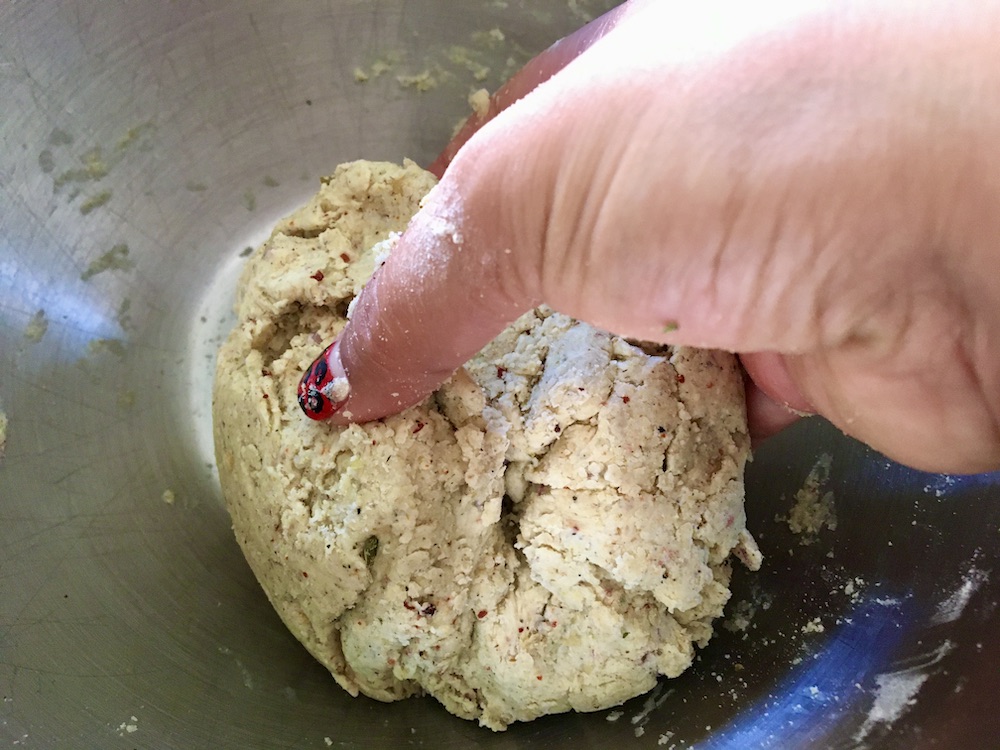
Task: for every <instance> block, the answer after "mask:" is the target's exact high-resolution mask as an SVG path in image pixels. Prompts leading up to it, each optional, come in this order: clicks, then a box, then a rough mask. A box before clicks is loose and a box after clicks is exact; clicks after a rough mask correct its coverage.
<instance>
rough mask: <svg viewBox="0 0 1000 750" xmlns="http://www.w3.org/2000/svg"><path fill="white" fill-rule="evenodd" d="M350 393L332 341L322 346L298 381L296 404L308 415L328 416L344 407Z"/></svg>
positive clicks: (338, 349)
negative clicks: (297, 400)
mask: <svg viewBox="0 0 1000 750" xmlns="http://www.w3.org/2000/svg"><path fill="white" fill-rule="evenodd" d="M350 393H351V385H350V383H348V382H347V373H346V372H345V371H344V366H343V365H342V364H341V362H340V347H339V346H338V342H337V341H334V342H333V343H332V344H330V346H328V347H327V348H326V349H324V350H323V353H322V354H320V355H319V356H318V357H317V358H316V359H315V361H314V362H313V363H312V364H311V365H309V368H308V369H307V370H306V371H305V374H304V375H303V376H302V380H300V381H299V406H300V407H301V408H302V411H303V412H305V415H306V416H307V417H309V418H310V419H315V420H317V421H321V420H324V419H329V418H330V417H331V416H333V415H334V414H336V413H337V412H338V411H340V409H342V408H343V406H344V404H345V403H347V397H348V396H349V395H350Z"/></svg>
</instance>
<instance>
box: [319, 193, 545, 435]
mask: <svg viewBox="0 0 1000 750" xmlns="http://www.w3.org/2000/svg"><path fill="white" fill-rule="evenodd" d="M459 206H460V199H459V198H457V197H456V196H455V194H454V193H453V191H452V189H451V187H450V186H449V185H444V184H442V185H439V186H438V187H437V188H435V190H434V191H432V192H431V194H430V195H429V196H428V198H427V200H426V202H425V207H424V209H422V210H421V211H420V212H419V213H418V214H417V215H416V216H415V217H414V219H413V220H412V222H411V223H410V226H409V227H408V228H407V231H406V233H405V234H404V235H403V237H402V238H400V240H399V243H398V245H397V246H396V248H395V249H394V250H393V252H392V253H391V254H390V256H389V258H388V260H387V261H386V263H385V264H384V265H383V266H382V267H381V268H380V269H379V270H378V271H377V272H376V273H375V275H374V276H373V277H372V279H371V281H370V282H369V283H368V284H367V286H366V287H365V289H364V290H363V292H362V294H361V295H360V296H359V297H358V299H357V302H356V304H355V307H354V310H353V313H352V317H351V319H350V321H349V322H348V325H347V326H346V328H345V329H344V331H343V332H342V333H341V336H340V338H339V340H338V341H337V345H336V347H335V349H334V352H333V353H332V358H333V359H334V367H335V369H336V370H337V372H336V374H337V375H341V376H342V377H343V378H345V379H346V383H347V384H349V389H347V390H341V391H340V395H341V396H342V397H343V396H344V395H345V394H346V397H344V398H342V400H341V401H340V402H339V403H338V404H336V410H335V413H333V414H332V415H331V414H330V413H329V412H327V413H325V414H323V415H319V416H320V417H321V418H323V417H326V416H329V417H331V421H333V422H334V423H339V424H346V423H349V422H365V421H370V420H373V419H378V418H380V417H383V416H386V415H388V414H392V413H396V412H399V411H401V410H402V409H404V408H406V407H408V406H410V405H412V404H415V403H417V402H419V401H420V400H422V399H423V398H424V397H425V396H426V395H427V394H429V393H430V392H432V391H433V390H435V389H436V388H437V387H438V386H440V384H441V383H442V382H444V381H445V380H446V379H447V378H448V377H450V376H451V375H452V374H453V373H454V372H455V370H457V369H458V368H459V367H461V366H462V365H463V364H464V363H465V362H467V361H468V360H469V359H471V358H472V357H473V356H474V355H475V354H476V352H478V351H479V349H481V348H482V347H483V345H484V344H486V342H488V341H490V340H491V339H493V338H495V337H496V336H497V335H498V334H499V333H500V332H501V331H502V330H503V328H504V327H505V326H506V325H507V324H508V323H509V322H510V321H511V320H513V319H514V318H516V317H517V316H518V315H519V314H521V313H522V312H525V311H527V310H529V309H531V308H532V307H534V306H536V305H537V304H538V300H537V298H535V297H533V296H531V295H530V294H529V293H528V292H527V291H526V289H525V288H524V287H522V286H520V285H519V284H518V283H516V279H517V277H518V274H517V273H510V267H509V265H507V264H506V263H505V262H504V263H502V262H500V261H499V260H498V258H497V257H496V255H495V254H493V253H492V252H491V247H493V245H492V243H491V242H490V241H489V240H488V239H487V237H486V235H489V234H492V236H493V237H498V236H503V234H502V232H501V231H500V230H499V229H497V228H493V229H492V230H491V229H490V226H491V225H490V222H489V221H487V222H486V228H484V229H479V228H477V226H478V225H477V224H476V223H474V222H470V221H464V220H462V219H461V218H459V217H460V216H461V215H462V214H463V211H462V210H461V209H460V208H459ZM470 211H471V209H470ZM479 213H480V215H485V216H487V217H488V216H489V214H488V212H487V211H482V210H481V211H480V212H479ZM501 256H502V257H503V258H504V259H505V261H506V258H507V256H505V255H504V254H503V253H501Z"/></svg>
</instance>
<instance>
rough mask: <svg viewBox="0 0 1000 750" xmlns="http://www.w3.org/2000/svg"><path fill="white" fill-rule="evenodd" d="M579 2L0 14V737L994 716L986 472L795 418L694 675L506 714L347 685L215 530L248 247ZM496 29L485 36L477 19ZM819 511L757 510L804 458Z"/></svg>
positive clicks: (137, 743) (930, 722)
mask: <svg viewBox="0 0 1000 750" xmlns="http://www.w3.org/2000/svg"><path fill="white" fill-rule="evenodd" d="M605 6H606V3H600V2H597V1H596V0H595V1H594V2H586V0H571V1H569V2H567V1H566V0H546V1H543V0H531V1H529V0H511V1H510V2H490V1H489V0H482V1H480V0H477V1H476V2H470V3H466V4H463V5H462V8H461V9H458V8H457V7H456V5H455V4H454V3H449V2H444V1H441V2H430V1H429V0H410V1H409V2H403V1H402V0H398V1H396V2H390V1H388V0H387V1H386V2H377V3H376V2H370V1H364V0H342V1H340V2H337V1H336V0H329V2H323V3H318V2H316V3H294V4H289V3H280V4H279V3H270V2H264V1H263V0H251V1H249V2H213V3H193V2H180V1H178V2H169V3H156V4H151V3H129V2H125V1H124V0H103V1H101V2H99V1H98V0H59V1H50V0H36V1H35V2H30V3H29V2H18V3H14V2H10V3H7V4H5V5H3V6H2V7H0V38H2V39H3V44H2V45H0V101H2V102H3V108H4V117H3V120H2V122H0V135H2V139H0V144H2V146H0V147H2V158H0V175H2V179H0V196H2V197H0V404H2V406H0V408H2V409H3V410H4V411H5V412H6V413H7V415H8V416H9V420H10V422H9V427H8V439H7V446H6V455H5V457H4V458H3V459H2V463H0V695H2V703H0V739H3V740H4V741H5V742H6V744H8V745H10V744H20V745H23V746H25V747H53V746H57V745H64V744H67V743H68V744H72V745H73V746H77V747H119V746H120V747H148V748H154V747H241V748H242V747H268V748H279V747H287V748H292V747H295V748H299V747H304V748H308V747H315V748H323V747H326V746H330V745H332V746H334V747H397V746H401V747H402V746H411V745H413V746H425V747H467V746H474V747H484V748H487V747H488V748H529V747H530V748H561V747H573V748H590V747H592V748H604V747H610V746H619V745H624V744H626V743H628V744H629V746H634V747H650V748H652V747H668V748H669V747H676V748H684V747H692V746H695V745H697V746H698V747H701V748H712V749H713V750H722V749H723V748H726V749H730V748H732V749H737V748H757V747H774V748H800V747H801V748H805V747H808V748H850V747H886V748H923V747H977V748H979V747H995V746H997V742H998V740H997V739H996V738H997V737H1000V711H997V708H998V707H1000V706H998V701H997V698H996V695H997V689H998V688H1000V676H998V675H1000V646H998V645H997V641H996V639H994V638H993V635H994V634H995V633H996V632H997V631H998V628H1000V613H998V611H997V607H996V604H997V599H998V593H1000V567H998V562H1000V477H997V476H981V477H972V478H956V477H944V476H936V475H926V474H920V473H917V472H913V471H909V470H906V469H903V468H900V467H898V466H895V465H892V464H889V463H887V462H886V461H885V460H884V459H882V458H880V457H878V456H876V455H874V454H873V453H871V452H870V451H868V450H866V449H864V448H862V447H860V446H858V445H856V444H854V443H852V442H850V441H848V440H846V439H844V438H842V437H841V436H839V435H838V434H837V433H836V432H835V431H833V430H831V429H829V428H827V427H824V426H823V425H821V424H818V423H817V424H802V425H800V426H798V427H797V428H795V429H794V430H792V431H790V432H788V433H787V434H784V435H782V436H780V437H779V438H777V439H775V440H774V441H773V442H771V443H770V444H769V445H768V446H766V448H765V449H763V450H761V451H760V452H759V454H758V455H757V457H756V460H755V461H754V463H753V464H752V466H751V469H750V475H749V482H748V493H749V498H748V514H749V516H750V525H751V528H752V529H753V530H754V531H755V533H756V534H757V536H758V538H759V540H760V543H761V547H762V548H763V550H764V552H765V555H766V561H765V567H764V569H763V570H762V571H761V572H760V573H758V574H748V573H746V572H739V571H738V572H737V576H736V581H735V592H734V598H733V601H732V602H731V604H730V607H729V610H728V615H727V619H726V621H725V623H723V626H722V627H720V628H719V635H718V636H717V637H716V639H715V640H713V641H712V643H711V644H710V645H709V646H708V647H707V648H706V649H705V650H704V651H703V652H702V653H701V655H700V657H699V659H698V661H697V662H696V664H695V666H694V667H693V668H692V669H691V670H689V671H688V672H687V673H686V674H684V675H683V676H681V677H680V678H678V679H676V680H672V681H669V682H665V683H663V684H661V685H660V687H658V688H657V690H655V691H654V692H653V693H651V694H650V695H648V696H644V697H641V698H637V699H635V700H633V701H631V702H630V703H628V704H626V705H625V706H623V707H622V708H621V709H619V710H616V711H611V712H608V711H605V712H600V713H597V714H591V715H564V716H556V717H549V718H546V719H542V720H539V721H537V722H534V723H531V724H529V725H516V726H514V727H512V728H511V729H510V730H509V731H508V732H506V733H503V734H496V735H495V734H492V733H490V732H488V731H485V730H482V729H479V728H478V727H476V726H474V725H472V724H469V723H466V722H463V721H461V720H459V719H455V718H453V717H451V716H449V715H447V714H446V713H445V712H444V711H443V710H442V709H441V708H440V707H439V706H437V705H436V704H435V703H434V702H432V701H430V700H410V701H404V702H402V703H398V704H392V705H383V704H380V703H376V702H374V701H370V700H366V699H352V698H350V697H349V696H347V695H346V694H345V693H343V692H342V691H341V690H340V689H339V688H338V687H337V686H336V685H335V684H334V682H333V680H332V679H330V678H329V676H328V675H327V674H326V673H325V672H324V671H323V670H322V668H321V667H319V666H318V665H317V664H315V663H314V662H313V661H312V660H311V658H310V657H309V656H308V654H306V652H305V651H304V650H303V649H302V648H301V647H299V645H298V644H297V643H296V642H295V641H294V640H293V639H292V638H291V636H290V635H288V634H287V633H286V631H285V630H284V628H283V626H282V625H281V623H280V621H279V620H278V618H277V616H276V615H275V614H274V613H273V612H272V611H271V609H270V606H269V605H268V604H267V602H266V600H265V598H264V595H263V593H262V592H261V591H260V590H259V589H258V587H257V585H256V583H255V581H254V580H253V578H252V576H251V574H250V572H249V569H248V568H247V566H246V564H245V563H244V561H243V559H242V557H241V555H240V553H239V550H238V549H237V547H236V544H235V542H234V540H233V539H232V537H231V533H230V529H229V522H228V519H227V516H226V513H225V511H224V510H223V508H222V505H221V503H220V498H219V494H218V490H217V487H216V479H215V476H214V473H213V468H212V455H211V443H210V435H209V427H210V425H209V419H210V414H209V398H210V396H209V387H208V385H209V377H210V374H211V371H212V360H213V356H214V351H215V348H216V347H217V345H218V343H219V337H220V335H221V334H222V333H223V332H224V331H225V330H226V329H227V328H228V326H229V325H230V323H231V320H230V318H229V314H228V310H229V306H230V304H231V295H232V289H233V285H234V281H235V276H236V274H237V273H238V271H239V268H240V264H241V262H242V258H241V254H242V252H243V250H244V248H246V247H247V246H248V245H252V244H255V243H256V242H258V241H260V240H261V239H262V238H263V236H264V235H265V233H266V232H267V231H268V229H269V227H270V226H271V225H272V223H273V222H274V221H275V220H276V219H277V218H278V217H280V216H281V215H282V214H284V213H286V212H288V211H289V210H290V209H292V208H293V207H295V206H296V205H298V204H300V203H301V202H303V201H304V200H305V199H306V198H307V197H308V196H309V195H310V194H311V193H312V192H313V189H314V186H315V184H316V181H317V179H318V178H319V177H320V175H321V174H323V173H324V172H325V171H328V170H330V169H331V168H332V167H333V166H334V165H335V164H337V163H338V162H340V161H345V160H348V159H353V158H362V157H363V158H372V159H391V160H400V159H402V158H403V157H404V156H409V157H412V158H414V159H416V160H418V161H422V162H424V163H426V162H428V161H429V160H430V158H432V157H433V155H434V153H435V151H436V149H438V148H440V146H441V145H442V144H443V143H444V142H445V141H446V140H447V138H448V136H449V134H450V132H451V129H452V127H453V125H454V123H455V122H457V121H458V120H459V119H460V118H461V117H462V116H463V115H464V114H466V112H467V105H466V96H467V95H468V94H469V92H470V91H471V90H472V89H474V88H478V87H479V86H486V87H495V86H496V85H497V84H498V83H499V82H500V81H501V80H502V78H503V77H504V76H505V75H506V74H508V73H509V72H510V71H511V70H512V69H513V68H514V67H516V66H517V65H519V64H520V63H522V62H523V61H524V60H525V59H526V58H527V57H528V56H529V55H530V54H531V53H533V52H535V51H538V50H540V49H541V48H542V47H544V46H545V45H546V44H548V43H549V42H551V41H552V40H553V39H555V38H557V37H558V36H560V35H562V34H564V33H566V32H567V31H569V30H570V29H572V28H573V27H575V26H577V25H579V24H580V23H581V22H582V21H583V20H584V18H585V17H586V16H587V15H592V14H596V13H598V12H599V11H600V10H603V9H604V7H605ZM493 29H500V30H501V31H502V34H496V33H494V34H490V33H489V32H490V31H491V30H493ZM823 454H829V455H830V456H831V469H830V474H829V477H828V478H827V479H826V480H825V482H824V483H823V486H822V488H820V491H821V492H823V493H825V492H832V493H833V500H834V504H835V507H836V515H837V528H836V529H835V530H831V529H823V530H821V531H820V532H819V533H818V534H816V536H815V539H813V540H812V543H810V544H802V543H801V542H802V541H803V540H804V537H802V536H798V535H795V534H792V533H791V532H790V530H789V526H788V524H787V522H786V521H785V520H784V518H785V517H787V515H788V513H789V512H790V508H791V506H792V505H793V503H794V502H795V494H796V492H797V491H798V490H799V489H800V488H801V487H802V486H803V483H804V482H805V480H806V478H807V476H808V475H809V472H810V471H811V470H812V469H813V467H814V466H815V465H816V462H817V461H818V460H819V458H820V456H821V455H823Z"/></svg>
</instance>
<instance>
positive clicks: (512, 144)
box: [329, 0, 1000, 471]
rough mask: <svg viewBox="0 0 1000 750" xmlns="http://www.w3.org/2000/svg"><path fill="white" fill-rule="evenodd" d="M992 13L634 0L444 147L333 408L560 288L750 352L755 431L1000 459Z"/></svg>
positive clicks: (396, 390)
mask: <svg viewBox="0 0 1000 750" xmlns="http://www.w3.org/2000/svg"><path fill="white" fill-rule="evenodd" d="M998 32H1000V4H998V3H996V2H988V3H982V2H980V3H973V2H971V1H970V2H966V3H957V4H955V3H952V4H935V3H932V2H926V3H912V2H910V3H900V2H888V1H883V2H865V3H862V2H849V1H842V2H774V1H770V2H763V3H754V4H746V3H742V2H739V1H738V0H725V1H722V2H717V3H715V4H713V5H711V6H710V7H707V8H706V7H705V6H704V5H701V6H698V7H691V4H690V3H680V2H674V0H651V1H650V0H645V1H643V2H639V1H638V0H633V2H631V3H629V4H627V5H626V6H623V7H622V8H620V9H618V10H617V11H615V12H613V15H611V16H610V17H609V18H606V19H603V20H602V22H600V23H599V24H597V25H595V26H592V27H590V30H589V31H583V32H580V34H578V35H576V36H575V37H574V38H573V39H571V40H570V41H568V42H566V43H564V44H563V45H561V46H558V47H556V48H555V49H554V50H553V51H550V52H549V53H548V55H547V56H543V57H542V58H540V60H539V61H536V62H535V63H533V64H530V65H529V68H528V70H527V71H526V72H525V73H524V74H522V75H520V76H519V77H517V78H516V79H514V80H513V81H512V83H511V84H509V85H508V87H507V89H506V91H505V92H501V93H500V94H498V97H496V99H497V103H496V104H495V106H494V107H493V108H491V115H493V114H496V116H495V117H492V119H490V121H489V122H485V123H482V122H477V123H474V124H473V125H472V126H470V127H469V128H468V129H467V130H466V131H465V132H463V133H462V134H460V136H459V139H458V141H457V142H456V144H455V145H456V146H460V148H450V149H446V151H445V154H444V155H443V157H442V159H441V160H439V162H437V163H436V167H437V168H438V170H439V171H441V170H442V169H444V168H445V166H447V169H446V170H444V173H443V176H442V180H441V183H440V184H439V185H438V187H437V188H435V190H434V191H433V192H432V193H431V195H430V196H429V197H428V199H427V202H426V205H425V207H424V209H423V210H421V211H420V212H419V213H418V214H417V215H416V216H415V217H414V219H413V221H412V222H411V224H410V226H409V228H408V229H407V231H406V233H405V234H404V235H403V237H402V239H401V240H400V242H399V244H398V246H397V247H396V249H395V251H394V252H393V253H392V255H391V256H390V258H389V260H388V261H387V262H386V264H385V265H384V266H383V267H382V268H381V270H380V271H379V272H378V273H377V274H376V275H375V277H374V278H373V279H372V281H371V282H370V283H369V284H368V286H367V287H366V288H365V290H364V292H363V293H362V294H361V295H360V297H359V298H358V300H357V304H356V307H355V310H354V314H353V317H352V320H351V321H350V323H349V324H348V326H347V328H346V329H345V330H344V332H343V333H342V335H341V337H340V339H339V340H338V343H337V346H336V347H334V349H333V350H332V354H331V356H330V357H329V361H330V363H331V369H332V370H333V371H334V372H335V374H344V373H346V374H347V376H348V377H347V379H348V380H349V382H350V392H349V395H347V397H346V399H345V400H343V401H342V402H340V403H338V404H337V406H336V408H337V411H336V413H335V414H333V416H332V417H330V418H331V419H332V420H333V421H336V422H338V423H346V422H348V421H366V420H370V419H375V418H378V417H381V416H385V415H387V414H389V413H393V412H396V411H400V410H402V409H403V408H405V407H407V406H409V405H412V404H413V403H416V402H418V401H419V400H421V399H422V398H424V397H425V396H426V395H427V394H428V393H429V392H430V391H432V390H433V389H434V388H436V387H437V386H438V385H439V384H440V383H441V382H443V381H444V380H445V379H447V378H448V377H449V376H450V375H451V374H452V373H453V372H454V371H455V370H456V369H457V368H458V367H460V366H461V365H462V364H463V363H464V362H466V361H467V360H468V359H469V358H471V357H472V356H473V355H474V354H475V353H476V352H477V351H478V350H479V349H480V348H481V347H482V346H483V345H484V344H485V343H486V342H487V341H489V340H490V339H492V338H493V337H494V336H496V335H497V334H498V333H499V332H500V331H501V330H502V329H503V328H504V326H505V325H506V324H507V323H509V322H510V321H511V320H513V319H514V318H515V317H517V316H518V315H519V314H520V313H522V312H524V311H525V310H527V309H530V308H532V307H534V306H537V305H538V304H540V303H543V302H544V303H546V304H548V305H549V306H551V307H552V308H554V309H556V310H558V311H560V312H563V313H566V314H568V315H571V316H573V317H576V318H579V319H581V320H586V321H588V322H590V323H592V324H594V325H596V326H599V327H602V328H605V329H607V330H610V331H613V332H615V333H618V334H621V335H625V336H629V337H634V338H640V339H646V340H650V341H660V342H666V343H671V344H685V345H692V346H701V347H713V348H720V349H727V350H729V351H734V352H738V353H740V356H741V360H742V362H743V365H744V367H745V369H746V371H747V373H748V376H749V377H748V407H749V416H750V420H751V430H752V432H755V433H757V434H764V433H767V432H769V431H773V430H774V429H776V428H778V427H780V426H781V425H783V424H785V423H787V422H788V421H790V420H791V418H792V417H793V412H792V411H791V410H790V409H789V408H786V407H791V408H792V409H795V410H804V411H813V412H817V413H819V414H822V415H823V416H825V417H826V418H828V419H830V420H831V421H832V422H833V423H834V424H836V425H838V426H839V427H840V428H841V429H843V430H844V431H845V432H847V433H848V434H851V435H853V436H855V437H857V438H859V439H861V440H863V441H865V442H867V443H868V444H870V445H872V446H873V447H875V448H876V449H878V450H880V451H882V452H884V453H885V454H887V455H888V456H890V457H892V458H894V459H897V460H899V461H902V462H904V463H908V464H911V465H913V466H917V467H920V468H924V469H931V470H947V471H981V470H986V469H992V468H996V467H998V466H1000V361H998V360H1000V355H998V353H997V352H998V351H1000V288H998V285H1000V281H998V280H997V278H998V275H997V274H996V273H995V272H994V271H993V266H994V262H995V260H996V258H997V256H998V254H1000V251H998V250H997V246H996V244H995V243H996V240H995V238H996V237H997V236H998V233H997V232H998V229H1000V226H998V225H1000V211H998V210H997V209H998V206H997V203H998V198H997V196H998V195H1000V192H998V191H997V187H998V185H997V182H998V180H1000V66H997V65H995V63H994V52H993V47H994V40H995V39H996V38H997V36H998ZM581 50H582V52H581V53H580V54H579V56H578V57H576V56H575V55H576V53H577V52H580V51H581ZM553 74H554V75H553ZM549 75H551V76H552V77H551V79H550V80H548V81H546V82H545V83H542V84H541V85H537V87H536V84H537V83H538V81H539V80H544V79H545V78H547V77H548V76H549ZM522 96H523V98H520V97H522ZM515 99H519V100H518V101H516V102H514V101H513V100H515ZM512 102H513V103H512ZM508 105H509V106H508ZM501 109H502V111H500V112H499V113H498V114H497V111H498V110H501ZM465 139H467V142H464V141H465ZM463 142H464V145H463ZM452 157H453V158H452ZM449 160H450V163H449Z"/></svg>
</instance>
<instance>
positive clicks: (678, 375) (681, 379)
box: [677, 372, 684, 383]
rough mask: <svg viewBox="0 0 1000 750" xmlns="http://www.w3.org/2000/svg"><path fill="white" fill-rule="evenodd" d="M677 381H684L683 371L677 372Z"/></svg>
mask: <svg viewBox="0 0 1000 750" xmlns="http://www.w3.org/2000/svg"><path fill="white" fill-rule="evenodd" d="M677 382H678V383H683V382H684V373H683V372H679V373H677Z"/></svg>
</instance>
